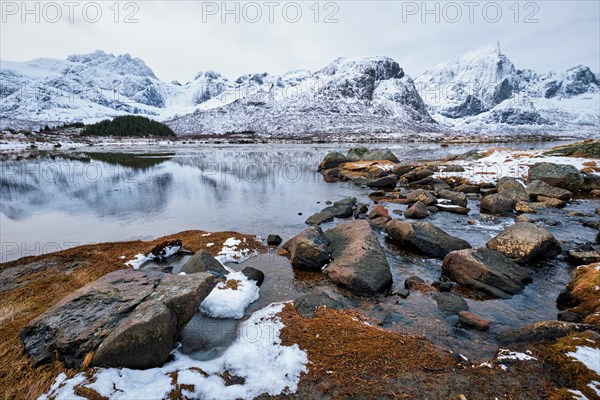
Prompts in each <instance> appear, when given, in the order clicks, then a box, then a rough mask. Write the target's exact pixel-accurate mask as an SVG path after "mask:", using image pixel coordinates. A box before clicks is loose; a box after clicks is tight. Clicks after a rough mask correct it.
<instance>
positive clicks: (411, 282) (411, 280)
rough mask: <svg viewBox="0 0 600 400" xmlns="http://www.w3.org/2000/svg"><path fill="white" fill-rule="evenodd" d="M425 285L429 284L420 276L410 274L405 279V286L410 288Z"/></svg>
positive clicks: (418, 287) (416, 288) (415, 288)
mask: <svg viewBox="0 0 600 400" xmlns="http://www.w3.org/2000/svg"><path fill="white" fill-rule="evenodd" d="M423 286H427V284H426V283H425V281H424V280H423V279H421V278H419V277H418V276H409V277H408V278H406V279H405V280H404V288H405V289H408V290H419V289H420V288H422V287H423Z"/></svg>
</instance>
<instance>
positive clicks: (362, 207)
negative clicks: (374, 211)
mask: <svg viewBox="0 0 600 400" xmlns="http://www.w3.org/2000/svg"><path fill="white" fill-rule="evenodd" d="M368 212H369V207H368V206H367V205H366V204H363V203H358V204H357V205H356V209H355V210H354V217H355V218H358V217H359V216H360V215H364V214H366V213H368Z"/></svg>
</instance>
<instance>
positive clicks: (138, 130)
mask: <svg viewBox="0 0 600 400" xmlns="http://www.w3.org/2000/svg"><path fill="white" fill-rule="evenodd" d="M81 134H82V135H83V136H136V137H147V136H158V137H173V136H176V135H175V132H173V130H171V128H169V127H168V126H166V125H165V124H162V123H160V122H157V121H153V120H151V119H149V118H146V117H140V116H135V115H126V116H121V117H116V118H115V119H113V120H108V119H107V120H104V121H100V122H98V123H95V124H92V125H86V126H85V128H84V129H83V132H82V133H81Z"/></svg>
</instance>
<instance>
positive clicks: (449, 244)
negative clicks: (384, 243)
mask: <svg viewBox="0 0 600 400" xmlns="http://www.w3.org/2000/svg"><path fill="white" fill-rule="evenodd" d="M385 232H386V233H387V234H388V236H389V237H390V238H391V239H392V240H393V241H394V242H396V243H398V244H400V245H403V246H406V247H408V248H410V249H411V250H417V251H419V252H422V253H424V254H426V255H428V256H432V257H437V258H444V257H445V256H446V254H448V253H450V252H451V251H454V250H460V249H468V248H470V247H471V245H470V244H469V242H467V241H466V240H463V239H460V238H457V237H454V236H451V235H449V234H447V233H446V232H444V231H443V230H441V229H440V228H438V227H436V226H435V225H433V224H432V223H430V222H413V223H409V222H404V221H399V220H397V219H393V220H391V221H390V222H388V224H387V225H386V227H385Z"/></svg>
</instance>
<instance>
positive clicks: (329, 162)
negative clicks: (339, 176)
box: [318, 151, 350, 171]
mask: <svg viewBox="0 0 600 400" xmlns="http://www.w3.org/2000/svg"><path fill="white" fill-rule="evenodd" d="M348 161H350V160H349V159H348V157H346V156H345V155H343V154H342V153H339V152H337V151H332V152H331V153H327V155H326V156H325V158H323V161H321V163H320V164H319V167H318V170H319V171H323V170H326V169H331V168H335V167H337V166H339V165H340V164H343V163H345V162H348Z"/></svg>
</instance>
